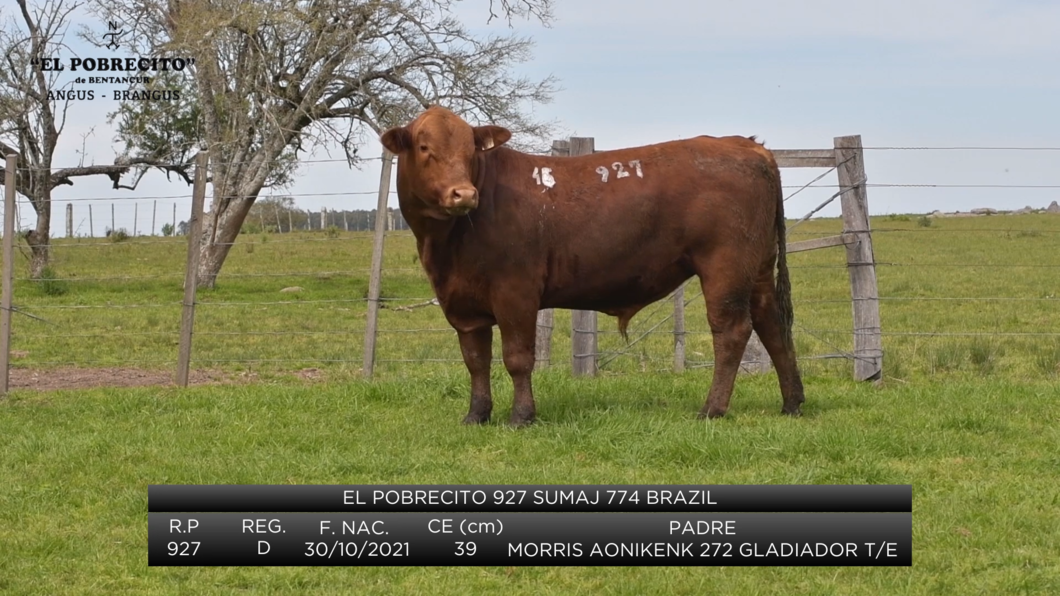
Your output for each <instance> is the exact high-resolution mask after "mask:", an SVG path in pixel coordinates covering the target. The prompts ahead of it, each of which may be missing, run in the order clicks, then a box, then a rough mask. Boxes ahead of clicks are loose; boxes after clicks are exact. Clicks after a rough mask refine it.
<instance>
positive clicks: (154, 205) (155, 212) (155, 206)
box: [151, 199, 158, 236]
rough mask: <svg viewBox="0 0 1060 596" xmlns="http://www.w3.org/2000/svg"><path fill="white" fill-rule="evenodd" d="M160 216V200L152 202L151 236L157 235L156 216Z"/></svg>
mask: <svg viewBox="0 0 1060 596" xmlns="http://www.w3.org/2000/svg"><path fill="white" fill-rule="evenodd" d="M157 215H158V199H155V200H153V201H151V235H152V236H154V235H155V216H157Z"/></svg>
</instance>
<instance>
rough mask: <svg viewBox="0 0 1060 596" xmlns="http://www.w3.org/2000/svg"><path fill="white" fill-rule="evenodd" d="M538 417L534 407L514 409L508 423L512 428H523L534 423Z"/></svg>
mask: <svg viewBox="0 0 1060 596" xmlns="http://www.w3.org/2000/svg"><path fill="white" fill-rule="evenodd" d="M536 419H537V416H536V415H535V412H534V410H533V409H529V410H523V409H514V410H512V416H511V418H509V419H508V425H509V426H511V427H512V428H523V427H525V426H530V425H531V424H533V423H534V420H536Z"/></svg>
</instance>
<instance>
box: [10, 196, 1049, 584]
mask: <svg viewBox="0 0 1060 596" xmlns="http://www.w3.org/2000/svg"><path fill="white" fill-rule="evenodd" d="M873 226H874V228H875V229H876V230H877V231H876V233H875V234H874V237H873V240H874V253H875V256H876V259H877V261H878V262H880V266H879V268H878V279H879V286H880V294H881V297H883V300H882V301H881V319H882V325H883V330H884V332H885V333H886V334H887V335H885V337H884V348H885V380H884V383H883V386H882V387H873V386H872V385H868V384H857V383H854V382H852V381H850V380H848V379H849V377H850V368H851V367H850V363H849V362H848V361H846V360H843V359H820V360H818V359H813V358H812V357H814V356H824V355H829V354H835V353H838V352H849V351H850V350H851V349H852V348H851V346H852V339H851V331H850V328H851V323H850V316H851V315H850V302H849V283H848V280H847V273H846V266H845V258H844V253H843V250H842V249H829V250H821V251H814V252H807V253H798V254H795V255H792V256H791V257H790V263H791V266H792V279H793V284H794V294H795V299H796V318H797V322H798V327H797V328H796V344H797V347H798V349H799V352H800V356H803V357H806V359H805V360H804V361H803V364H802V368H803V370H804V373H805V378H806V394H807V400H808V401H807V404H806V405H805V407H804V411H805V416H804V417H803V418H802V419H799V420H791V419H788V418H787V417H783V416H781V415H779V409H780V405H781V402H780V397H779V394H778V391H777V388H776V377H775V376H774V375H773V374H767V375H762V376H741V377H740V379H739V380H738V381H737V388H736V392H735V395H734V397H733V402H732V408H731V409H730V413H729V415H728V416H727V417H726V418H725V419H722V420H717V421H697V420H695V419H694V415H695V413H696V412H697V411H698V409H699V408H700V407H701V406H702V403H703V399H704V396H705V393H706V389H707V387H708V385H709V382H710V376H711V371H710V369H709V368H692V369H690V370H689V371H688V372H686V373H684V374H681V375H673V374H668V373H665V372H662V371H665V370H667V369H669V367H670V363H671V360H672V356H671V354H672V352H671V350H672V338H671V336H670V335H669V334H668V333H665V332H667V331H669V329H670V323H669V321H666V322H663V323H662V325H661V326H659V328H658V331H660V332H662V333H657V334H652V335H649V336H648V337H647V338H646V339H645V340H644V341H642V342H640V343H638V344H637V345H635V346H633V348H632V349H630V350H628V354H626V355H623V356H621V357H619V358H617V359H615V360H614V361H613V362H611V363H610V364H609V365H608V366H606V367H605V368H604V370H603V372H602V374H601V376H600V377H599V378H596V379H572V378H570V376H569V374H568V373H567V372H566V371H567V370H569V369H568V366H569V365H567V364H566V363H567V362H569V358H570V341H569V335H570V323H569V315H568V314H567V313H564V312H557V322H556V329H555V333H554V342H553V362H554V363H556V364H557V365H556V366H554V367H553V368H552V369H551V370H546V371H544V372H542V373H538V374H536V375H535V393H536V395H537V398H538V414H539V417H540V423H539V424H537V425H535V426H533V427H531V428H528V429H524V430H520V431H513V430H511V429H509V428H507V427H506V426H505V425H503V424H498V423H495V424H491V425H488V426H485V427H481V428H466V427H463V426H461V425H460V424H459V420H460V418H461V417H462V415H463V414H464V412H465V411H466V408H467V395H468V392H469V385H468V379H467V374H466V372H465V371H464V369H463V366H462V365H461V364H460V363H459V362H451V361H455V360H459V349H458V347H457V344H456V339H455V337H454V334H453V332H452V331H450V330H448V329H447V325H446V324H445V322H444V319H443V318H442V317H441V315H440V312H439V309H438V308H437V307H433V306H432V307H424V308H417V309H414V310H411V311H402V310H396V309H395V308H388V309H386V310H383V311H382V314H381V318H380V329H381V334H380V344H379V347H378V351H377V355H378V358H379V360H380V362H379V364H378V365H377V369H376V373H377V374H376V380H375V381H373V382H365V381H363V380H362V379H361V378H360V374H359V372H360V370H359V369H360V362H361V350H362V349H363V337H362V334H363V329H364V313H365V304H364V302H363V298H364V297H365V296H366V292H367V268H368V266H369V263H370V256H371V255H370V247H371V241H370V236H368V235H367V234H353V233H345V232H336V231H331V232H328V233H316V234H301V235H299V234H294V235H261V234H255V235H250V236H246V237H243V238H241V239H240V241H239V242H240V243H239V244H237V245H236V246H235V247H234V248H233V250H232V253H231V257H230V260H229V263H228V265H227V266H226V268H225V271H224V273H223V274H222V276H221V278H220V281H219V284H218V287H217V288H216V289H214V290H209V291H203V292H201V293H200V294H199V302H200V305H199V308H198V310H197V318H196V342H195V347H194V352H193V365H194V366H196V367H197V368H213V369H220V370H223V371H226V372H229V373H237V372H242V371H253V372H255V373H258V374H259V376H258V378H259V379H261V381H260V382H257V383H253V384H233V385H211V386H201V387H195V388H192V389H188V390H178V389H175V388H171V387H170V388H153V389H122V390H117V389H108V390H103V389H96V390H76V391H73V390H72V391H59V392H47V393H37V392H30V391H15V392H13V393H12V394H11V395H10V397H9V398H8V399H5V400H3V401H0V437H3V441H2V442H0V445H2V449H0V478H2V479H3V480H2V481H0V593H4V594H8V593H10V594H96V593H130V594H189V593H194V594H199V593H202V594H230V593H259V592H260V593H274V594H302V593H314V594H318V593H320V594H331V593H334V594H340V593H342V594H345V593H351V592H361V593H377V594H384V593H386V594H390V593H408V594H419V593H452V594H470V593H480V592H491V591H502V590H503V591H505V592H507V593H513V594H539V593H540V594H570V593H581V594H589V593H618V594H654V593H675V594H1050V593H1060V555H1058V553H1060V531H1058V528H1060V457H1058V455H1057V453H1058V451H1057V448H1056V446H1057V445H1058V444H1060V431H1058V430H1057V429H1058V426H1057V424H1056V421H1057V420H1058V419H1060V416H1058V414H1060V391H1058V390H1057V389H1056V388H1055V386H1056V385H1057V377H1058V376H1060V338H1057V337H1056V336H1050V335H1026V334H1033V333H1050V332H1055V331H1056V330H1058V329H1060V309H1058V302H1057V300H1056V298H1057V297H1058V296H1060V275H1055V270H1056V266H1057V263H1056V261H1055V255H1056V254H1060V218H1057V217H1051V216H1048V215H1025V216H1018V217H991V218H967V219H939V220H934V221H933V222H932V225H931V226H930V227H928V228H925V227H922V226H921V225H919V224H918V220H917V219H916V218H915V217H899V216H894V217H890V218H877V219H875V220H874V222H873ZM839 228H840V224H839V222H838V221H836V220H821V221H810V222H807V223H805V224H803V225H802V226H800V227H799V228H797V229H796V230H795V232H796V233H794V234H793V235H792V238H791V239H792V240H793V241H795V240H804V239H807V238H811V237H814V236H822V235H830V234H834V233H836V232H837V231H838V230H839ZM185 241H186V239H185V238H167V239H162V238H131V239H129V240H127V241H125V242H120V243H118V242H110V241H106V240H95V241H90V240H83V239H82V240H70V241H67V240H60V241H57V242H56V247H55V249H54V251H53V254H54V258H53V262H52V264H51V270H52V275H51V276H49V278H48V280H47V283H42V282H37V281H30V280H25V279H19V281H18V282H17V283H16V289H15V304H16V305H17V306H18V307H19V308H20V309H21V310H22V311H23V312H25V313H28V314H32V315H35V316H38V317H41V318H42V319H44V320H43V321H41V320H37V319H32V318H28V317H24V316H20V315H18V314H16V315H15V319H14V322H13V332H14V336H13V346H12V348H13V349H14V350H18V351H20V352H19V353H20V357H18V358H17V359H16V360H14V362H13V365H14V366H15V367H22V368H31V369H34V370H39V371H41V373H42V374H45V373H47V370H48V369H49V368H51V367H55V366H58V365H60V364H63V363H71V364H76V365H79V366H98V365H124V366H142V367H145V368H164V369H168V368H170V367H172V366H173V363H174V362H175V360H176V349H177V335H176V332H177V329H178V327H179V318H180V300H181V296H182V290H181V281H182V277H183V273H182V271H183V260H184V257H183V254H184V252H183V251H184V246H185V244H184V242H185ZM17 256H18V259H17V262H18V267H19V268H18V274H17V277H19V278H24V277H25V271H26V263H25V260H24V254H23V253H19V254H18V255H17ZM1050 259H1052V260H1050ZM955 265H959V266H955ZM1014 265H1015V266H1014ZM115 276H124V277H126V278H130V279H106V280H103V279H99V278H104V277H115ZM48 284H54V287H58V288H63V290H60V291H57V290H54V289H47V288H48V287H49V285H48ZM289 286H300V287H302V288H303V291H302V292H298V293H280V291H279V290H281V289H283V288H285V287H289ZM694 292H695V290H694V289H690V290H689V294H688V297H691V296H692V295H693V293H694ZM383 294H384V296H385V297H390V298H399V299H402V301H397V302H394V303H388V305H389V306H392V307H393V306H398V305H408V304H414V303H416V302H418V301H421V300H426V299H428V298H430V297H431V292H430V288H429V286H428V284H427V283H426V280H425V277H424V276H423V274H422V271H421V270H420V265H419V263H418V262H417V261H416V258H415V252H414V245H413V241H412V238H411V236H409V235H408V234H407V233H395V234H393V235H391V236H390V237H389V238H388V240H387V253H386V257H385V274H384V285H383ZM912 298H916V299H917V300H912ZM953 298H1005V299H1006V300H953ZM921 299H926V300H921ZM57 307H61V308H57ZM69 307H77V308H69ZM669 312H670V305H669V304H668V303H660V304H659V305H653V306H651V307H649V308H648V309H646V310H645V311H644V312H643V313H641V314H640V315H638V316H637V318H635V319H634V321H633V324H632V325H631V332H630V336H631V337H632V338H636V337H638V336H639V335H641V334H642V333H643V332H645V331H647V330H648V329H649V328H650V327H651V326H653V325H655V324H656V323H658V322H659V321H662V320H663V318H664V317H665V316H666V315H667V314H669ZM686 318H687V325H688V329H689V331H690V332H691V333H690V335H689V336H688V344H687V352H688V358H689V360H690V361H691V364H692V365H693V366H695V365H697V364H702V363H704V362H706V361H709V360H710V359H711V357H712V354H711V343H710V337H709V334H708V333H706V318H705V315H704V312H703V308H702V303H701V301H699V300H695V301H693V303H692V304H691V305H690V306H689V308H688V310H687V316H686ZM600 323H601V329H602V330H604V331H605V333H603V334H602V335H601V339H600V348H601V351H604V352H616V351H621V350H624V349H626V347H625V345H624V344H623V343H622V341H621V339H620V338H619V337H618V334H617V333H616V329H615V324H614V322H613V320H611V319H609V318H607V317H601V320H600ZM424 330H429V331H424ZM435 330H436V331H435ZM938 333H942V334H952V335H937V334H938ZM1019 334H1025V335H1019ZM496 335H499V334H495V355H499V346H498V345H496V344H499V338H497V337H496ZM409 360H416V362H409ZM302 367H314V368H319V369H320V370H321V371H322V372H323V373H325V375H326V378H327V379H329V382H326V383H316V384H306V383H303V382H299V381H294V380H293V379H292V377H291V376H290V373H291V372H293V371H297V370H298V369H300V368H302ZM493 379H494V393H495V400H496V404H497V405H496V408H495V410H494V418H495V420H500V421H503V420H506V418H507V415H508V412H509V409H510V405H511V393H512V391H511V385H510V382H509V381H508V379H507V375H506V373H505V372H504V370H503V367H501V366H495V367H494V370H493ZM159 483H267V484H269V483H278V484H286V483H300V484H302V483H304V484H315V483H339V484H354V483H366V484H375V483H380V484H399V483H413V484H416V483H527V484H531V483H606V484H622V483H645V484H654V483H659V484H665V483H680V484H696V483H704V484H726V483H780V484H786V483H810V484H817V483H901V484H912V485H913V499H914V500H913V567H912V568H754V567H750V568H724V567H718V568H714V567H705V568H674V567H670V568H650V567H644V568H592V567H571V568H549V567H505V568H494V567H488V568H438V567H425V568H406V567H397V568H348V569H346V568H149V567H147V548H146V538H147V515H146V498H147V491H146V487H147V485H148V484H159Z"/></svg>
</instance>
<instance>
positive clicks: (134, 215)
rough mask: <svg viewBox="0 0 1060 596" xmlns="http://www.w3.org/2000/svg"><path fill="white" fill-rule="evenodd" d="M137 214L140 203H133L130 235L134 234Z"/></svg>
mask: <svg viewBox="0 0 1060 596" xmlns="http://www.w3.org/2000/svg"><path fill="white" fill-rule="evenodd" d="M139 214H140V204H139V203H133V229H132V235H133V236H136V219H137V217H138V216H139Z"/></svg>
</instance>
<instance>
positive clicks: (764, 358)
mask: <svg viewBox="0 0 1060 596" xmlns="http://www.w3.org/2000/svg"><path fill="white" fill-rule="evenodd" d="M772 366H773V361H772V360H770V358H769V352H767V351H766V347H765V346H764V345H762V340H761V339H759V338H758V334H757V333H755V332H754V331H751V339H749V340H747V347H746V348H744V351H743V359H742V360H741V361H740V370H742V371H744V372H747V373H751V374H759V373H767V372H769V369H770V368H772Z"/></svg>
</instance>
